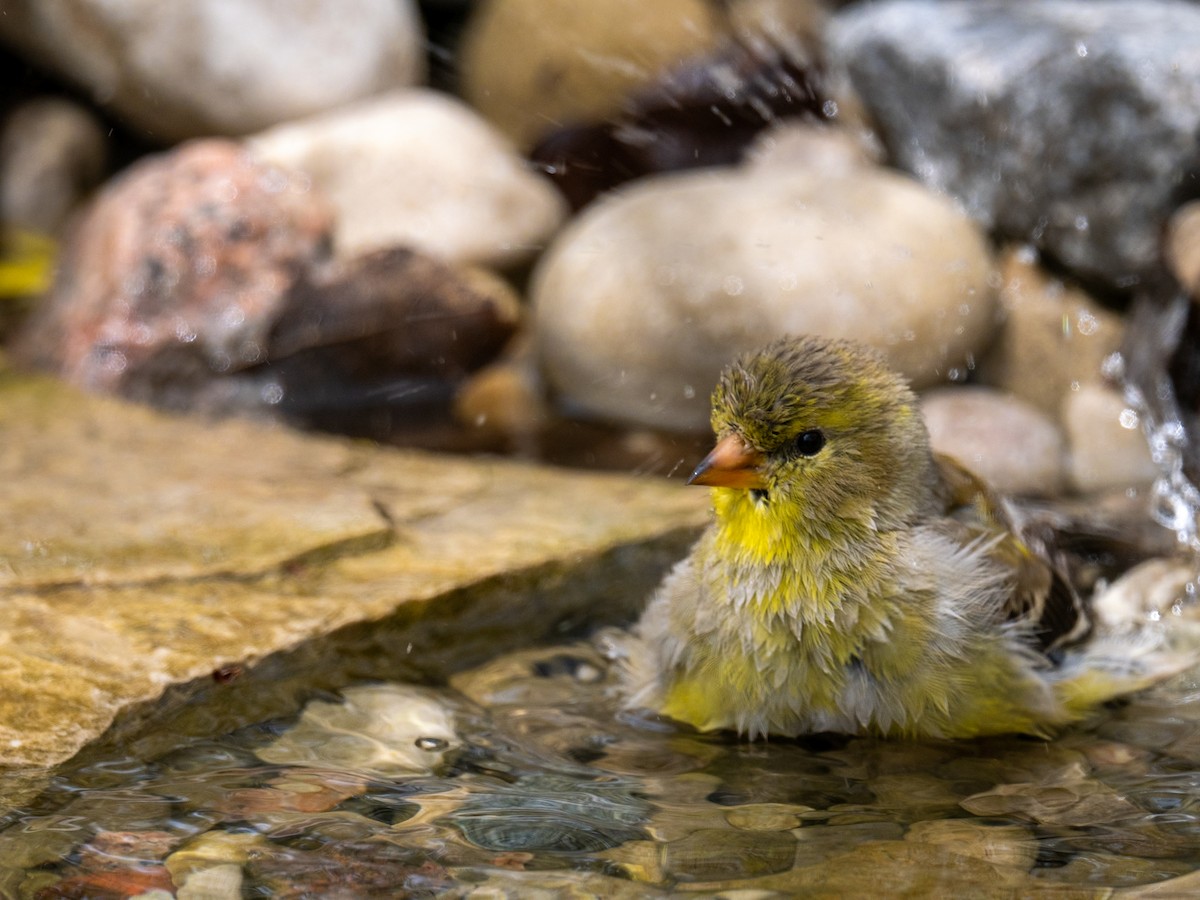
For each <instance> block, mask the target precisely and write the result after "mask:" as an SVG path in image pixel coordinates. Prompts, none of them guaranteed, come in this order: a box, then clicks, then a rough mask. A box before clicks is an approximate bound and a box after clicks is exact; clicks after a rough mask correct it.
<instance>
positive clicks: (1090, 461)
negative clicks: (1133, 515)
mask: <svg viewBox="0 0 1200 900" xmlns="http://www.w3.org/2000/svg"><path fill="white" fill-rule="evenodd" d="M1062 420H1063V425H1064V427H1065V428H1066V430H1067V442H1068V444H1069V446H1070V475H1071V482H1072V484H1073V485H1074V486H1075V489H1076V490H1078V491H1080V492H1083V493H1088V492H1091V491H1103V490H1107V489H1109V488H1119V487H1130V486H1137V485H1144V484H1148V483H1150V482H1151V481H1153V480H1154V479H1155V478H1157V477H1158V475H1159V471H1158V468H1157V467H1156V466H1155V465H1154V460H1153V459H1152V458H1151V456H1150V446H1149V444H1148V443H1147V442H1146V437H1145V435H1144V434H1143V433H1142V423H1141V419H1140V416H1139V415H1138V414H1137V412H1136V411H1134V410H1133V409H1131V408H1130V407H1129V404H1128V403H1126V402H1125V399H1124V398H1123V397H1122V396H1121V394H1120V392H1118V391H1116V390H1114V389H1112V388H1109V387H1105V386H1103V385H1098V384H1081V385H1080V386H1079V390H1077V391H1073V392H1071V393H1070V394H1068V395H1067V398H1066V400H1064V401H1063V410H1062Z"/></svg>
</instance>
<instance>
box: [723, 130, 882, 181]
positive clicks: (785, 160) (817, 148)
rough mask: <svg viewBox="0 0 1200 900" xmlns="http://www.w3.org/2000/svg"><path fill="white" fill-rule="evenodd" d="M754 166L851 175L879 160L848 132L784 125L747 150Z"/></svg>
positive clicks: (869, 149) (766, 134) (759, 139)
mask: <svg viewBox="0 0 1200 900" xmlns="http://www.w3.org/2000/svg"><path fill="white" fill-rule="evenodd" d="M747 159H748V161H749V163H750V165H752V166H754V167H755V168H756V169H757V170H759V171H763V170H765V169H768V168H778V169H792V170H793V171H794V170H796V169H815V170H816V171H819V172H825V173H829V174H837V175H851V174H853V173H854V172H857V171H859V170H861V169H862V168H863V167H864V166H866V165H870V164H871V163H872V162H876V161H877V160H876V159H875V158H874V155H873V153H872V151H871V148H870V147H869V146H868V145H866V144H864V142H863V141H862V140H860V139H858V138H857V137H855V136H854V135H853V134H852V133H851V132H849V131H848V130H846V129H844V128H827V127H824V126H820V125H813V124H810V123H803V122H788V123H782V124H780V125H778V126H776V127H775V128H772V129H770V130H769V131H765V132H763V133H762V134H761V135H759V137H758V138H757V139H756V140H755V142H754V143H753V144H751V145H750V147H749V149H748V150H747Z"/></svg>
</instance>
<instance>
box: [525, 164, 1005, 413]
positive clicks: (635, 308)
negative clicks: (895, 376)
mask: <svg viewBox="0 0 1200 900" xmlns="http://www.w3.org/2000/svg"><path fill="white" fill-rule="evenodd" d="M990 271H991V257H990V254H989V251H988V248H987V245H986V244H985V242H984V239H983V236H982V235H981V234H980V232H979V231H978V229H977V228H976V227H975V226H974V225H973V224H972V223H971V222H970V221H969V220H968V219H967V218H966V217H965V216H963V215H962V214H961V213H960V212H959V211H958V210H956V209H955V208H954V207H953V206H952V205H951V204H950V203H949V202H948V201H947V200H945V199H944V198H942V197H940V196H938V195H936V194H933V193H932V192H930V191H929V190H927V189H925V188H923V187H921V186H920V185H918V184H917V183H916V182H913V181H911V180H909V179H907V178H903V177H901V176H899V175H895V174H892V173H889V172H886V171H884V170H882V169H874V168H870V167H864V168H862V169H860V170H855V171H852V172H849V173H838V172H829V173H814V172H795V171H789V170H787V169H783V168H776V167H764V168H762V169H758V170H756V169H746V170H740V169H721V170H710V171H704V172H691V173H684V174H677V175H668V176H659V177H654V178H650V179H646V180H645V181H642V182H639V183H637V184H636V185H634V186H633V187H632V188H630V189H627V190H625V191H622V192H620V193H617V194H615V195H612V196H610V197H609V198H607V199H605V200H602V201H600V202H599V203H597V204H595V205H594V206H593V207H590V208H589V209H587V210H586V211H585V212H584V213H583V214H582V215H580V216H579V217H578V218H577V219H576V220H575V221H574V222H573V223H572V224H571V225H570V226H568V227H567V228H566V229H565V230H564V231H563V232H562V233H561V234H560V235H559V237H558V238H557V239H556V241H555V243H554V244H553V246H552V247H551V249H550V251H549V252H548V253H547V254H546V255H545V256H544V257H543V259H542V260H541V261H540V263H539V265H538V268H537V270H536V272H535V274H534V280H533V286H532V296H533V301H534V306H535V311H536V322H537V337H538V342H539V347H540V355H541V359H542V363H543V366H544V368H545V370H546V374H547V376H548V378H549V381H550V383H551V385H552V386H553V387H554V388H555V389H556V390H557V392H558V393H559V396H560V398H561V400H562V401H564V403H565V405H566V406H568V408H573V409H574V410H575V411H576V412H578V413H581V414H584V415H589V416H592V417H597V418H603V419H609V420H615V421H619V422H626V423H636V424H642V425H649V426H652V427H660V428H666V429H674V430H684V431H699V430H704V429H705V428H707V423H708V406H709V392H710V390H711V389H712V386H713V385H714V384H715V383H716V379H717V376H718V374H719V373H720V371H721V369H722V368H723V367H724V366H725V365H726V364H727V363H728V362H730V361H731V360H732V359H733V358H734V357H735V356H736V355H737V354H738V353H740V352H742V351H745V350H749V349H753V348H755V347H758V346H761V345H763V344H766V343H767V342H769V341H771V340H774V339H775V338H778V337H780V336H783V335H786V334H799V333H806V332H807V333H815V334H821V335H826V336H829V337H843V338H854V339H857V340H859V341H862V342H863V343H866V344H869V345H871V346H874V347H876V348H878V349H879V350H881V351H882V352H883V353H884V354H885V355H886V356H887V358H888V359H889V361H890V362H891V363H892V365H894V366H895V367H896V368H897V369H899V370H900V371H901V372H902V373H904V374H905V375H906V376H907V377H908V378H909V379H911V380H912V381H913V383H914V385H915V386H917V387H921V386H928V385H931V384H934V383H937V382H938V381H941V380H945V379H946V378H947V375H948V374H949V373H950V371H951V370H952V369H953V368H955V367H962V366H964V365H965V364H966V361H967V359H968V355H969V354H971V353H974V352H976V351H977V350H978V349H979V347H980V346H981V345H982V343H983V342H984V341H985V339H986V337H987V335H988V332H989V329H990V327H991V325H992V323H993V320H994V315H995V304H996V301H995V296H994V290H993V288H992V287H991V286H989V273H990Z"/></svg>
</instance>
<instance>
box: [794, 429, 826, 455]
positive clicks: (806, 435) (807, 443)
mask: <svg viewBox="0 0 1200 900" xmlns="http://www.w3.org/2000/svg"><path fill="white" fill-rule="evenodd" d="M824 446H825V435H824V434H822V433H821V431H820V430H819V429H817V428H810V429H808V431H802V432H800V434H798V435H796V452H797V453H799V454H800V455H801V456H816V455H817V454H818V453H820V452H821V448H822V447H824Z"/></svg>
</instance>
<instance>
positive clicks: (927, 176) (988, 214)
mask: <svg viewBox="0 0 1200 900" xmlns="http://www.w3.org/2000/svg"><path fill="white" fill-rule="evenodd" d="M831 43H832V46H833V48H834V52H835V54H836V55H837V56H838V57H840V59H841V60H842V62H843V63H844V64H845V65H846V66H848V67H849V70H850V75H851V78H852V80H853V82H854V84H855V87H856V88H857V89H858V91H859V93H860V94H861V95H862V98H863V101H864V103H865V104H866V106H867V107H868V109H869V110H870V111H871V113H872V114H873V115H874V116H875V118H876V120H877V122H878V125H879V127H880V129H881V131H882V136H883V139H884V142H885V143H886V144H887V146H888V148H889V150H890V152H891V155H892V157H893V159H894V161H895V162H896V163H898V164H899V165H900V166H901V167H902V168H904V169H907V170H908V171H910V172H913V173H914V174H916V175H917V177H919V178H920V179H921V180H922V181H924V182H925V183H927V184H930V185H932V186H934V187H936V188H938V189H940V190H944V191H946V192H947V193H950V194H952V195H954V196H955V197H957V198H959V199H960V200H961V202H962V203H963V204H964V205H965V206H966V208H967V209H968V211H969V212H970V213H971V214H972V215H973V216H974V217H975V218H976V219H978V220H979V221H980V222H982V223H984V224H985V225H986V226H987V227H988V228H990V229H993V230H995V231H998V232H1000V233H1002V234H1005V235H1010V236H1017V237H1020V238H1023V239H1028V240H1031V241H1033V242H1034V243H1036V244H1037V245H1038V246H1039V247H1041V248H1042V249H1044V250H1046V251H1047V252H1049V253H1050V254H1052V255H1053V256H1055V257H1056V258H1058V259H1060V260H1061V261H1063V262H1064V263H1065V264H1066V265H1068V266H1070V267H1071V268H1073V269H1075V270H1076V271H1078V272H1080V273H1082V274H1085V275H1088V276H1095V277H1098V278H1100V279H1103V280H1104V281H1106V282H1108V283H1110V284H1115V285H1118V286H1127V285H1129V284H1132V283H1134V282H1135V281H1136V279H1138V278H1139V277H1140V276H1143V275H1145V274H1146V273H1147V272H1149V271H1151V270H1153V269H1154V267H1155V266H1156V265H1157V260H1158V243H1159V232H1160V229H1161V226H1162V223H1163V221H1164V220H1165V218H1166V216H1167V214H1168V213H1169V212H1170V198H1171V194H1172V191H1173V190H1174V189H1175V187H1176V183H1177V180H1178V178H1179V176H1180V173H1181V171H1182V170H1183V169H1184V168H1185V167H1187V166H1188V165H1190V164H1194V163H1195V161H1196V158H1197V155H1196V137H1195V136H1196V131H1197V127H1198V126H1200V53H1197V52H1196V48H1197V47H1200V7H1198V6H1197V5H1196V4H1193V3H1184V2H1177V0H1138V2H1102V3H1096V2H1087V0H1048V2H1042V3H1020V2H1003V0H983V2H970V3H966V2H933V0H892V2H885V3H877V4H865V5H857V6H855V7H852V8H851V9H848V10H846V11H845V12H844V13H842V14H840V15H839V16H838V17H837V18H836V20H835V22H834V24H833V27H832V29H831Z"/></svg>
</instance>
